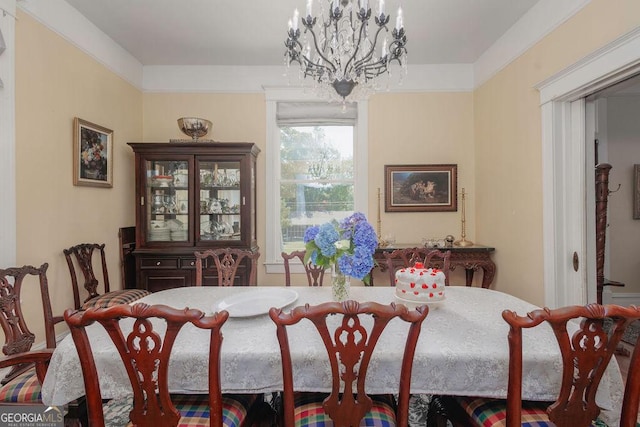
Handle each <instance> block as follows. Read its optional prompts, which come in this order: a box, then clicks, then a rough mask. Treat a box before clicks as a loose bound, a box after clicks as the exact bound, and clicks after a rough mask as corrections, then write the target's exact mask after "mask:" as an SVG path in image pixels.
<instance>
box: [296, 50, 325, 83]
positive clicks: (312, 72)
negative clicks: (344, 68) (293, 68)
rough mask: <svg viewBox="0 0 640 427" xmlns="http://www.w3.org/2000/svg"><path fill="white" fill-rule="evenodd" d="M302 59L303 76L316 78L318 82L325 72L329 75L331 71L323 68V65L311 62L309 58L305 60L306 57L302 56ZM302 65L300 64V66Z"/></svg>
mask: <svg viewBox="0 0 640 427" xmlns="http://www.w3.org/2000/svg"><path fill="white" fill-rule="evenodd" d="M302 59H303V60H304V67H305V70H304V74H305V76H306V75H309V76H313V77H316V76H317V77H318V81H320V77H322V75H323V74H324V73H325V71H326V72H327V73H330V72H331V70H330V69H329V68H328V67H326V66H324V65H320V64H316V63H315V62H313V61H311V60H310V59H309V58H307V57H306V56H304V55H302ZM300 65H302V64H300Z"/></svg>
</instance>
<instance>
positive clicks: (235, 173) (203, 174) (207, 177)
mask: <svg viewBox="0 0 640 427" xmlns="http://www.w3.org/2000/svg"><path fill="white" fill-rule="evenodd" d="M240 175H241V174H240V161H199V162H198V174H197V175H196V177H198V178H199V183H200V185H199V189H200V191H199V194H198V198H199V199H198V208H199V210H200V216H199V221H200V236H199V240H200V241H221V240H222V241H224V240H240V237H241V233H240V230H242V224H241V215H240V212H241V191H240V180H241V179H242V177H241V176H240Z"/></svg>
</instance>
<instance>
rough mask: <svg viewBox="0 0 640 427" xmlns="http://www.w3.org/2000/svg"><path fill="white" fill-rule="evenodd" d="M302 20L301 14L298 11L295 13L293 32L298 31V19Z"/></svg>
mask: <svg viewBox="0 0 640 427" xmlns="http://www.w3.org/2000/svg"><path fill="white" fill-rule="evenodd" d="M299 18H300V13H299V12H298V9H296V10H294V11H293V20H292V24H293V27H292V28H293V31H296V30H297V29H298V19H299Z"/></svg>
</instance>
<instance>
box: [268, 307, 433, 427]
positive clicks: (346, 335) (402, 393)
mask: <svg viewBox="0 0 640 427" xmlns="http://www.w3.org/2000/svg"><path fill="white" fill-rule="evenodd" d="M428 312H429V309H428V307H427V306H420V307H418V308H417V309H415V310H409V309H407V307H406V306H404V305H402V304H397V305H396V304H395V303H391V304H390V305H384V304H379V303H376V302H357V301H353V300H348V301H343V302H326V303H322V304H318V305H314V306H312V305H305V306H299V307H295V308H293V309H292V310H291V311H284V310H283V309H277V308H275V307H274V308H271V310H270V311H269V316H270V317H271V319H272V320H273V322H274V323H275V324H276V334H277V337H278V342H279V344H280V352H281V359H282V373H283V393H282V408H281V413H282V421H283V426H284V427H294V426H296V427H301V426H312V425H313V426H322V425H336V426H362V425H368V426H373V425H375V426H392V425H393V426H395V425H398V426H407V423H408V416H409V415H408V411H409V390H410V384H411V370H412V367H413V356H414V353H415V348H416V343H417V341H418V337H419V335H420V329H421V326H422V322H423V321H424V319H425V318H426V317H427V314H428ZM330 316H337V317H338V318H337V319H336V321H329V320H328V319H329V317H330ZM303 319H307V320H308V321H309V322H310V323H311V324H313V325H314V326H315V328H316V330H317V332H318V334H319V336H320V337H321V339H322V341H323V342H324V345H325V347H326V350H327V356H328V358H329V365H330V366H331V375H332V377H331V392H330V393H329V394H325V393H311V392H301V391H297V390H295V388H294V380H293V371H294V370H293V366H292V357H291V345H292V344H293V345H294V347H295V348H299V346H304V345H307V344H306V343H305V342H302V341H300V340H295V341H294V340H292V341H290V340H289V338H288V334H287V329H288V328H289V327H291V326H293V325H296V324H297V323H299V322H301V321H302V320H303ZM393 319H402V320H403V321H405V322H407V323H408V324H409V328H408V332H407V336H406V341H405V347H404V354H403V359H402V368H401V371H400V381H399V384H398V399H397V401H396V400H395V398H394V397H393V396H392V395H370V394H368V393H367V390H366V387H365V380H366V376H367V371H368V368H369V362H370V361H371V358H372V355H373V354H374V352H375V349H376V344H377V343H378V338H379V337H380V335H381V334H382V332H383V331H384V329H385V328H386V326H387V325H388V324H389V322H391V321H392V320H393ZM301 369H304V368H301ZM296 372H298V371H296ZM314 374H316V373H314ZM354 387H355V388H354ZM353 390H356V391H355V393H354V392H353Z"/></svg>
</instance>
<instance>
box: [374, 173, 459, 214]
mask: <svg viewBox="0 0 640 427" xmlns="http://www.w3.org/2000/svg"><path fill="white" fill-rule="evenodd" d="M384 170H385V212H443V211H454V212H455V211H457V210H458V165H455V164H447V165H385V167H384Z"/></svg>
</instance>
